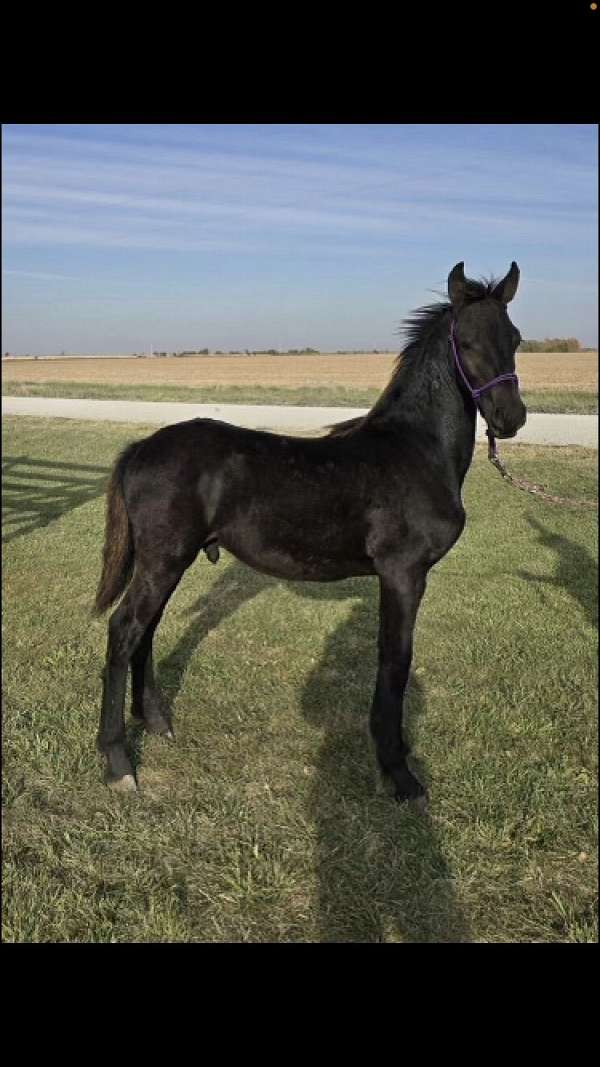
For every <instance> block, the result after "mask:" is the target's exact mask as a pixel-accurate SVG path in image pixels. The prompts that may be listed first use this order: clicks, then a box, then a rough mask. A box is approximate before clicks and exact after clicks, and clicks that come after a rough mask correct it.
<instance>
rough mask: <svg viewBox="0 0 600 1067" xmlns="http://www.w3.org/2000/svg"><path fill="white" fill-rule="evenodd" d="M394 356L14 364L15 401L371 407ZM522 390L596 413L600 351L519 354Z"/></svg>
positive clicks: (542, 405)
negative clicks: (51, 398)
mask: <svg viewBox="0 0 600 1067" xmlns="http://www.w3.org/2000/svg"><path fill="white" fill-rule="evenodd" d="M394 359H395V356H394V355H391V354H388V355H381V354H371V355H368V356H356V355H339V356H338V355H320V356H310V355H308V356H202V357H200V356H198V357H193V356H190V357H186V358H185V359H173V358H171V359H158V358H154V359H63V360H59V359H57V360H38V361H34V360H9V361H5V362H4V363H3V375H2V391H3V394H4V395H10V396H63V397H84V398H89V399H114V398H118V399H129V400H171V401H187V402H190V403H191V402H196V403H213V402H215V403H217V402H221V403H236V402H238V403H256V404H298V405H316V406H319V405H323V406H342V407H343V406H347V407H362V406H364V407H369V406H370V405H371V404H372V403H373V402H374V401H375V399H376V398H377V396H378V395H379V393H380V392H381V390H382V389H383V387H384V386H385V385H386V383H387V381H388V379H389V376H390V374H391V371H392V367H393V364H394ZM517 371H518V373H519V376H520V379H521V388H522V392H523V396H524V399H525V402H526V404H527V405H528V408H529V410H530V411H548V412H575V413H581V414H593V413H595V412H596V411H597V409H598V366H597V353H593V352H582V353H579V354H577V353H569V354H566V355H565V354H564V353H550V354H548V353H522V354H520V355H518V357H517Z"/></svg>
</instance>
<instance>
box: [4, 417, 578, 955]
mask: <svg viewBox="0 0 600 1067" xmlns="http://www.w3.org/2000/svg"><path fill="white" fill-rule="evenodd" d="M144 432H146V431H145V430H144V428H143V427H139V426H135V427H127V426H123V425H118V426H116V425H112V424H109V423H101V424H94V423H90V422H81V423H77V422H74V421H71V420H64V421H63V420H45V419H27V418H6V419H5V420H4V434H5V441H4V466H5V472H4V482H5V490H4V492H5V501H4V502H5V509H6V516H5V524H4V533H5V537H6V544H5V547H4V613H3V617H4V672H3V675H4V677H3V682H4V757H5V758H4V775H5V782H4V938H5V940H7V941H11V942H103V943H105V942H109V943H110V942H134V943H135V942H220V943H221V942H239V943H244V942H346V941H349V942H368V943H372V942H375V943H382V942H408V943H411V942H476V943H477V942H480V943H481V942H483V943H493V942H509V943H510V942H512V943H515V942H517V943H519V942H533V943H544V942H552V943H565V942H566V943H591V942H594V941H595V939H596V936H597V927H596V914H595V901H596V877H595V871H596V862H595V849H596V804H595V776H596V764H595V757H596V726H595V669H596V668H595V664H596V617H595V587H596V560H597V550H596V516H595V515H594V514H593V513H592V514H590V513H587V512H584V511H575V510H571V509H563V508H558V507H552V506H551V505H546V504H543V503H542V502H540V501H538V500H535V499H534V498H532V497H530V496H526V495H525V494H523V493H519V492H517V491H516V490H514V489H512V488H511V487H509V486H507V485H506V484H505V483H504V482H503V481H502V479H501V478H500V477H499V476H498V475H497V473H496V472H495V471H494V470H493V469H492V468H491V467H490V465H489V464H487V463H486V462H485V459H484V457H483V453H482V452H481V451H478V454H477V458H476V460H475V463H474V466H473V468H472V471H471V473H470V474H469V476H468V479H467V483H466V492H465V497H466V506H467V511H468V525H467V528H466V531H465V534H464V535H463V537H462V538H461V540H460V541H459V543H458V544H457V545H456V546H455V548H454V549H453V550H452V552H451V553H450V554H449V555H448V556H447V557H446V559H445V560H443V561H442V563H441V564H440V565H439V566H438V567H436V568H435V569H434V570H433V571H432V572H431V575H430V579H429V583H428V589H427V593H426V595H425V598H424V601H423V606H422V609H421V612H420V615H419V620H418V624H417V630H416V641H415V658H414V663H413V674H412V682H411V688H410V697H409V712H408V727H409V733H410V736H411V738H412V743H413V746H414V753H415V762H416V766H417V767H418V768H419V770H420V773H421V774H422V776H423V777H424V779H425V780H426V781H427V783H428V787H429V790H430V805H429V812H428V814H427V815H423V814H419V813H418V812H415V811H414V810H412V809H411V808H410V807H407V806H403V807H400V806H398V805H396V804H395V803H394V802H393V801H392V800H391V799H389V798H388V797H386V796H381V795H379V794H378V793H377V792H376V788H375V774H374V768H373V764H372V762H371V756H370V750H369V746H368V744H367V741H366V733H365V724H366V714H367V710H368V706H369V703H370V699H371V694H372V689H373V683H374V677H375V660H376V634H377V589H376V581H375V580H373V579H360V580H359V579H356V580H351V581H347V582H341V583H334V584H331V585H322V586H320V585H311V584H310V583H307V584H302V583H288V584H286V583H279V582H277V581H274V580H271V579H268V578H264V577H262V576H260V575H258V574H256V573H254V572H253V571H250V570H248V569H246V568H244V567H243V566H242V565H240V564H239V563H237V561H235V560H234V559H232V558H231V557H227V556H225V558H222V560H221V563H220V564H219V565H218V566H217V567H213V566H211V565H210V564H209V563H208V562H207V561H206V560H205V558H204V557H202V559H199V560H198V561H197V562H196V563H195V564H194V566H193V567H192V568H191V569H190V571H189V572H188V573H187V574H186V576H185V578H184V580H183V581H182V583H181V585H180V587H179V589H178V591H177V593H176V594H175V596H174V597H173V600H172V602H171V604H170V606H169V608H168V610H167V612H166V615H165V618H164V620H163V623H162V625H161V627H160V630H159V632H158V637H157V664H158V676H159V679H160V681H161V684H162V686H163V688H164V690H165V691H166V693H167V694H168V696H169V698H170V700H171V701H172V702H173V706H174V714H175V729H176V733H177V743H176V744H175V745H170V744H169V743H168V742H165V741H163V740H161V739H160V738H148V737H143V736H140V734H139V732H137V730H136V729H135V728H134V727H133V726H132V727H131V736H130V741H131V745H132V748H133V751H134V753H135V760H136V763H137V771H138V774H139V781H140V787H141V788H140V793H139V794H138V795H136V796H133V797H132V796H125V797H124V796H115V795H114V794H113V793H111V792H110V791H109V790H108V789H107V788H106V787H105V786H104V785H103V781H102V778H103V767H102V763H101V761H100V758H99V756H98V755H97V753H96V750H95V733H96V729H97V721H98V707H99V697H100V672H101V669H102V665H103V654H104V646H105V635H106V620H105V619H102V620H95V619H91V618H90V613H89V610H90V605H91V603H92V600H93V596H94V591H95V585H96V582H97V577H98V570H99V560H100V551H101V542H102V536H103V498H102V495H101V490H102V485H103V483H104V481H105V477H106V473H107V471H108V468H109V466H110V464H111V462H112V460H113V458H114V456H115V453H116V452H117V450H118V449H119V448H120V447H121V446H122V445H123V444H124V443H125V442H126V441H127V440H130V439H132V438H134V437H138V436H140V435H142V434H143V433H144ZM596 459H597V454H596V453H595V452H591V451H586V450H583V449H575V448H566V449H560V448H533V447H527V446H513V447H512V448H511V450H510V467H511V469H512V470H514V472H515V473H516V474H518V475H522V476H526V477H528V478H530V479H531V480H532V481H535V482H543V483H545V484H547V485H548V486H549V487H550V489H551V491H553V492H556V493H559V494H561V495H573V496H587V497H595V496H596Z"/></svg>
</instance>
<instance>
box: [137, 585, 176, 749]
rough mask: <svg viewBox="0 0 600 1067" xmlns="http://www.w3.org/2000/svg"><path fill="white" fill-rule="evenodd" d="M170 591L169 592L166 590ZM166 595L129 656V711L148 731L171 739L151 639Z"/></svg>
mask: <svg viewBox="0 0 600 1067" xmlns="http://www.w3.org/2000/svg"><path fill="white" fill-rule="evenodd" d="M169 595H170V594H169ZM168 599H169V597H165V599H164V601H163V603H162V606H161V607H160V609H159V610H158V611H157V613H156V615H155V616H154V618H153V620H152V622H151V623H150V624H149V626H148V627H147V629H146V632H145V634H144V636H143V637H142V640H141V641H140V643H139V645H138V647H137V649H136V650H135V652H134V653H133V656H132V657H131V713H132V715H133V716H134V718H136V719H140V720H142V721H143V723H144V726H145V727H146V729H147V731H148V733H151V734H162V736H163V737H168V738H170V739H173V726H172V723H171V715H170V712H169V710H168V708H167V706H166V703H165V701H164V699H163V697H162V695H161V692H160V690H159V688H158V686H157V685H156V681H155V678H154V663H153V656H152V642H153V640H154V634H155V632H156V628H157V626H158V624H159V622H160V620H161V618H162V614H163V611H164V609H165V607H166V605H167V601H168Z"/></svg>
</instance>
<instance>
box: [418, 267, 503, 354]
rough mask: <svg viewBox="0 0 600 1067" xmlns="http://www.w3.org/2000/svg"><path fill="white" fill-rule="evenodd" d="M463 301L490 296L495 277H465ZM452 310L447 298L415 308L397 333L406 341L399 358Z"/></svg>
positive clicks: (469, 301) (470, 302)
mask: <svg viewBox="0 0 600 1067" xmlns="http://www.w3.org/2000/svg"><path fill="white" fill-rule="evenodd" d="M465 281H466V290H465V303H467V304H474V303H476V302H477V301H478V300H485V299H486V298H487V297H489V296H491V295H492V293H493V291H494V289H495V288H496V286H497V284H498V279H497V278H482V279H481V281H476V280H475V279H473V278H466V279H465ZM451 310H452V304H451V303H450V301H449V300H439V301H437V302H436V303H435V304H425V305H424V306H423V307H420V308H417V309H416V310H415V311H413V312H412V313H411V314H410V315H408V316H407V317H406V318H405V319H403V321H402V325H401V326H400V329H399V331H398V332H399V333H401V334H402V335H403V336H404V337H405V338H406V343H405V345H404V347H403V349H402V352H401V353H400V356H399V358H402V356H403V355H404V354H405V353H406V351H407V349H409V348H412V346H413V345H420V344H421V343H422V342H423V341H424V340H426V339H427V337H428V336H429V334H430V331H431V329H432V327H434V326H437V324H438V323H439V322H440V320H441V319H442V318H443V317H444V315H445V314H446V312H448V311H451Z"/></svg>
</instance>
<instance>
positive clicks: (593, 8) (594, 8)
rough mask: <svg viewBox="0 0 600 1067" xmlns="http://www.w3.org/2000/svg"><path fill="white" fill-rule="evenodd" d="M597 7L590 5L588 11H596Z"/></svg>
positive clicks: (596, 5)
mask: <svg viewBox="0 0 600 1067" xmlns="http://www.w3.org/2000/svg"><path fill="white" fill-rule="evenodd" d="M597 7H598V4H590V10H591V11H596V9H597Z"/></svg>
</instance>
